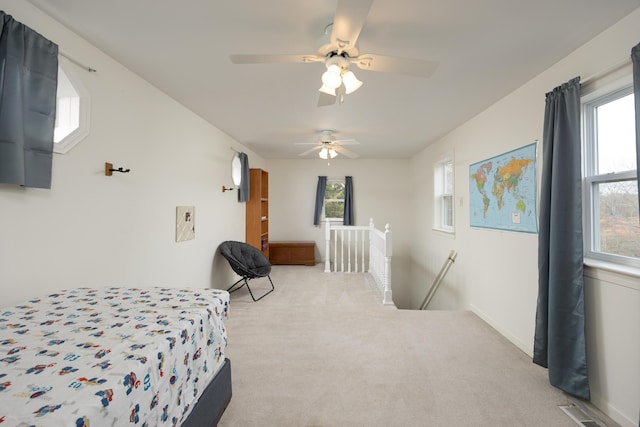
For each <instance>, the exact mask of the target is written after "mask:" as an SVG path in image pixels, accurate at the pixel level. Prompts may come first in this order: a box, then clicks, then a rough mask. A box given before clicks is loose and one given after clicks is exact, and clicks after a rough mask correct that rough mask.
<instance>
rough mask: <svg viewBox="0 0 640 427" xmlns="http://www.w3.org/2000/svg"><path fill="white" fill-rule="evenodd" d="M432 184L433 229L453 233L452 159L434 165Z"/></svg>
mask: <svg viewBox="0 0 640 427" xmlns="http://www.w3.org/2000/svg"><path fill="white" fill-rule="evenodd" d="M433 183H434V188H433V194H434V204H433V206H434V211H433V228H435V229H436V230H440V231H446V232H448V233H453V232H454V228H453V159H451V158H446V159H444V160H442V161H440V162H438V163H436V164H435V166H434V175H433Z"/></svg>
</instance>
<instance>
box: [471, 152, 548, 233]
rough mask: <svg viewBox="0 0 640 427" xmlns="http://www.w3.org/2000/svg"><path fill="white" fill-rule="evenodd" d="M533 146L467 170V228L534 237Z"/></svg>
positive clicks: (534, 189)
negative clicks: (468, 216)
mask: <svg viewBox="0 0 640 427" xmlns="http://www.w3.org/2000/svg"><path fill="white" fill-rule="evenodd" d="M536 150H537V143H536V142H534V143H532V144H529V145H526V146H524V147H521V148H517V149H515V150H513V151H509V152H507V153H504V154H500V155H498V156H495V157H492V158H490V159H487V160H483V161H481V162H478V163H474V164H472V165H470V166H469V176H470V178H469V179H470V182H469V209H470V219H469V223H470V225H471V227H482V228H492V229H496V230H508V231H519V232H524V233H537V232H538V220H537V215H536V212H537V208H536V194H537V190H536V182H537V174H536Z"/></svg>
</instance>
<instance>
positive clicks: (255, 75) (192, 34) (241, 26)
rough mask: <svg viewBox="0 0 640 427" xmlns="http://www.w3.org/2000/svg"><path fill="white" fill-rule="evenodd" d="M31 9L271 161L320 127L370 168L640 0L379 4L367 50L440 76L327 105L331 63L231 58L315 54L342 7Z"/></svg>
mask: <svg viewBox="0 0 640 427" xmlns="http://www.w3.org/2000/svg"><path fill="white" fill-rule="evenodd" d="M29 1H30V2H31V3H33V4H34V5H36V6H37V7H39V8H41V9H42V10H44V11H45V12H46V13H48V14H49V15H51V16H52V17H54V18H55V19H56V20H58V21H60V22H62V23H63V24H65V25H66V26H67V27H69V28H70V29H71V30H73V31H74V32H76V33H77V34H79V35H81V36H82V37H84V38H85V39H86V40H88V41H89V42H91V43H92V44H93V45H95V46H97V47H98V48H100V49H101V50H103V51H104V52H106V53H107V54H109V55H110V56H112V57H113V58H115V59H116V60H118V61H119V62H120V63H122V64H124V65H125V66H126V67H128V68H129V69H131V70H133V71H134V72H135V73H137V74H138V75H140V76H142V77H143V78H144V79H146V80H148V81H149V82H150V83H152V84H153V85H155V86H156V87H158V88H159V89H161V90H162V91H164V92H165V93H167V94H168V95H170V96H171V97H173V98H174V99H176V100H177V101H179V102H181V103H182V104H183V105H185V106H186V107H188V108H189V109H191V110H192V111H194V112H195V113H197V114H198V115H200V116H201V117H203V118H204V119H206V120H207V121H209V122H210V123H211V124H213V125H214V126H216V127H217V128H219V129H221V130H222V131H224V132H226V133H227V134H229V135H230V136H231V137H233V138H234V139H235V140H237V141H239V142H240V143H242V144H245V145H246V146H248V147H249V148H251V149H252V150H254V151H255V152H256V153H258V154H260V155H262V156H263V157H265V158H299V157H298V154H299V153H301V152H303V151H305V150H306V149H307V148H308V147H305V146H300V145H295V143H297V142H314V141H316V140H317V138H318V132H319V131H320V130H322V129H333V130H335V131H336V137H338V138H345V139H346V138H348V139H351V138H353V139H356V140H358V141H359V142H360V144H359V145H354V146H349V149H350V150H351V151H354V152H356V153H357V154H359V155H360V158H408V157H411V156H412V155H414V154H416V153H418V152H419V151H421V150H422V149H423V148H424V147H426V146H427V145H428V144H430V143H432V142H434V141H435V140H437V138H439V137H441V136H442V135H444V134H446V133H447V132H449V131H450V130H452V129H453V128H455V127H456V126H458V125H460V124H462V123H464V122H465V121H466V120H468V119H470V118H471V117H473V116H474V115H476V114H478V113H479V112H481V111H482V110H484V109H485V108H487V107H488V106H489V105H491V104H493V103H494V102H496V101H497V100H499V99H500V98H502V97H504V96H505V95H507V94H508V93H510V92H511V91H513V90H514V89H516V88H518V87H519V86H521V85H522V84H524V83H525V82H527V81H528V80H530V79H531V78H532V77H534V76H535V75H537V74H539V73H540V72H542V71H543V70H545V69H547V68H548V67H550V66H551V65H553V64H554V63H555V62H557V61H558V60H560V59H562V58H563V57H564V56H566V55H567V54H569V53H570V52H572V51H573V50H575V49H576V48H577V47H579V46H580V45H582V44H583V43H585V42H586V41H588V40H590V39H591V38H593V37H594V36H596V35H597V34H599V33H600V32H602V31H603V30H604V29H606V28H608V27H609V26H611V25H613V24H614V23H616V22H617V21H619V20H620V19H621V18H622V17H624V16H625V15H627V14H628V13H630V12H631V11H633V10H634V9H636V8H637V7H638V6H639V1H640V0H535V1H532V0H484V1H478V0H376V1H374V3H373V6H372V7H371V10H370V12H369V15H368V17H367V19H366V21H365V24H364V28H363V30H362V32H361V34H360V37H359V39H358V44H359V47H360V52H361V53H372V54H383V55H390V56H398V57H405V58H415V59H423V60H435V61H438V62H439V64H440V65H439V67H438V69H437V70H436V72H435V74H434V75H433V76H432V77H431V78H429V79H421V78H417V77H410V76H404V75H398V74H389V73H380V72H373V71H363V70H359V69H357V68H355V69H353V70H354V72H355V73H356V75H357V76H358V78H359V79H360V80H362V81H363V82H364V85H363V86H362V88H360V89H359V90H358V91H357V92H354V93H353V94H350V95H347V96H346V97H345V101H344V103H343V104H341V105H340V104H336V105H332V106H328V107H318V106H317V101H318V88H319V87H320V76H321V74H322V72H323V71H324V65H323V64H322V63H307V64H303V63H290V64H259V65H255V64H253V65H234V64H232V63H231V61H230V60H229V55H230V54H315V52H316V49H317V41H318V38H319V37H320V36H321V35H322V33H323V31H324V29H325V27H326V26H327V25H328V24H330V23H331V22H332V19H333V15H334V13H335V10H336V5H337V0H324V1H318V0H316V1H311V0H182V1H175V0H107V1H105V0H29ZM62 48H63V49H64V47H62ZM594 60H595V59H594ZM98 71H99V70H98ZM560 83H562V82H558V84H560ZM540 96H541V99H543V96H544V94H540ZM541 102H542V101H541Z"/></svg>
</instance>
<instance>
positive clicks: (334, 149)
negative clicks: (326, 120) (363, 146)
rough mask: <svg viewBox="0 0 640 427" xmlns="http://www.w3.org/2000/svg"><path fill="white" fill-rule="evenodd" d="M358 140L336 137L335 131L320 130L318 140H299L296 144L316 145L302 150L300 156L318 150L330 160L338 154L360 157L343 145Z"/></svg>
mask: <svg viewBox="0 0 640 427" xmlns="http://www.w3.org/2000/svg"><path fill="white" fill-rule="evenodd" d="M357 144H359V142H358V141H356V140H355V139H336V138H335V137H334V136H333V131H331V130H323V131H322V132H320V138H319V139H318V141H316V142H297V143H296V145H314V147H312V148H310V149H308V150H306V151H304V152H302V153H300V154H299V156H306V155H307V154H309V153H312V152H314V151H317V150H319V151H318V156H320V158H321V159H324V160H330V159H333V158H335V157H336V156H337V155H338V154H342V155H343V156H346V157H349V158H350V159H355V158H357V157H358V155H357V154H356V153H354V152H353V151H351V150H347V149H346V148H344V147H343V145H357Z"/></svg>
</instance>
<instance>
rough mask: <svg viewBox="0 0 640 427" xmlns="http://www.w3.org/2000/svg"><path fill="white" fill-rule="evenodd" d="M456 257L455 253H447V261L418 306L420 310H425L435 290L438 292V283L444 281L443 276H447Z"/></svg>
mask: <svg viewBox="0 0 640 427" xmlns="http://www.w3.org/2000/svg"><path fill="white" fill-rule="evenodd" d="M456 256H458V254H457V252H456V251H451V252H450V253H449V256H448V257H447V259H446V260H445V262H444V264H443V265H442V268H441V269H440V272H439V273H438V276H437V277H436V280H434V281H433V284H432V285H431V288H430V289H429V292H427V296H426V297H424V301H422V305H421V306H420V310H426V309H427V306H428V305H429V303H430V302H431V299H432V298H433V296H434V295H435V293H436V290H438V286H440V283H441V282H442V280H443V279H444V276H446V275H447V272H448V271H449V268H451V264H453V263H454V262H455V261H456Z"/></svg>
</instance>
